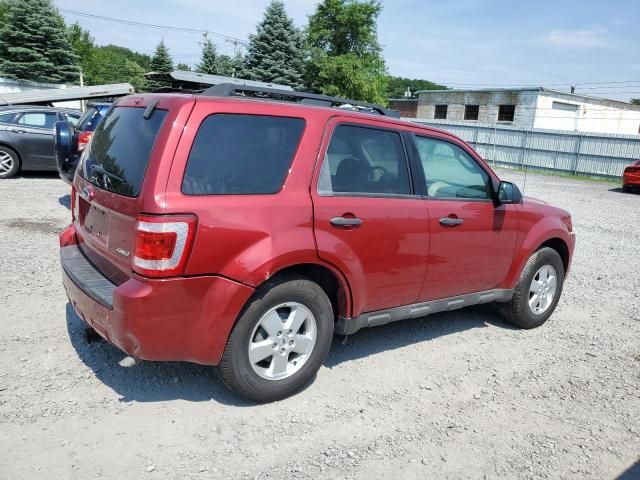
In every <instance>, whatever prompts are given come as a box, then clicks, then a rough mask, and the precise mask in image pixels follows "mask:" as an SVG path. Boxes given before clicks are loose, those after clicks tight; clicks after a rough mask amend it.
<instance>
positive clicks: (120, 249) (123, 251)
mask: <svg viewBox="0 0 640 480" xmlns="http://www.w3.org/2000/svg"><path fill="white" fill-rule="evenodd" d="M116 252H118V253H119V254H120V255H123V256H125V257H128V256H129V255H131V254H130V253H129V251H128V250H125V249H124V248H116Z"/></svg>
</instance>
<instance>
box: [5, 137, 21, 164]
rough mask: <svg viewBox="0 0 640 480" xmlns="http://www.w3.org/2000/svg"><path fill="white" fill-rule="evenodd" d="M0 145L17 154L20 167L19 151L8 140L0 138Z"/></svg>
mask: <svg viewBox="0 0 640 480" xmlns="http://www.w3.org/2000/svg"><path fill="white" fill-rule="evenodd" d="M0 147H6V148H8V149H9V150H11V151H12V152H15V154H16V155H17V156H18V161H19V162H20V167H22V154H21V153H20V151H19V150H18V149H17V148H16V147H15V146H13V145H11V144H10V143H9V142H6V141H3V140H0Z"/></svg>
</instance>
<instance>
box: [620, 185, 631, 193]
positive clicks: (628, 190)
mask: <svg viewBox="0 0 640 480" xmlns="http://www.w3.org/2000/svg"><path fill="white" fill-rule="evenodd" d="M622 191H623V192H624V193H629V192H631V187H630V186H629V185H623V186H622Z"/></svg>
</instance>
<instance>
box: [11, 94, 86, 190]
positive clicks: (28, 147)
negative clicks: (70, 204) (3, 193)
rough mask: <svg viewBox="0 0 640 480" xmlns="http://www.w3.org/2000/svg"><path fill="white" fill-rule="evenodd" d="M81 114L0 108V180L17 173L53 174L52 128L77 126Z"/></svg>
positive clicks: (67, 110)
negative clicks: (32, 171) (55, 126)
mask: <svg viewBox="0 0 640 480" xmlns="http://www.w3.org/2000/svg"><path fill="white" fill-rule="evenodd" d="M80 115H81V113H80V112H79V111H78V110H72V109H67V108H53V107H38V106H21V105H16V106H11V107H0V179H1V178H10V177H13V176H14V175H15V174H17V173H18V172H19V171H20V170H54V171H55V170H56V157H55V153H54V147H53V143H54V142H53V140H54V125H55V123H56V122H58V121H62V120H64V121H67V122H69V123H71V124H74V123H77V122H78V120H79V119H80Z"/></svg>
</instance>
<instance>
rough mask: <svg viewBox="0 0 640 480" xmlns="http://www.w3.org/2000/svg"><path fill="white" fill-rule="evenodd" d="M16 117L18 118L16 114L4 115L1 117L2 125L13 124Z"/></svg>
mask: <svg viewBox="0 0 640 480" xmlns="http://www.w3.org/2000/svg"><path fill="white" fill-rule="evenodd" d="M15 116H16V114H15V112H13V113H3V114H2V115H0V123H11V122H13V119H14V117H15Z"/></svg>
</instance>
